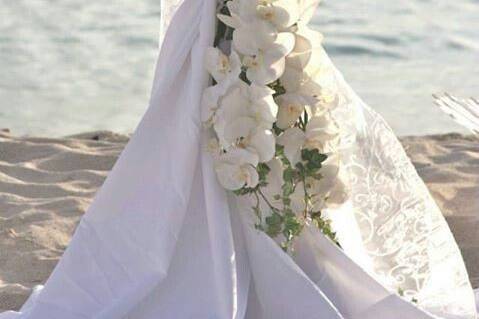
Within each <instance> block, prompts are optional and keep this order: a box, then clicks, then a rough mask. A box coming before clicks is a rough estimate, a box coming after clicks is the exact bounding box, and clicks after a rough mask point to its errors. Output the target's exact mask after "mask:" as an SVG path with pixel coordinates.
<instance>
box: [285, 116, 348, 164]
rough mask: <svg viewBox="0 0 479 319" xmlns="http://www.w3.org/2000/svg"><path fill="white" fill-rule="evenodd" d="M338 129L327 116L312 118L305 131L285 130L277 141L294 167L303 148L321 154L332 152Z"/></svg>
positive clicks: (294, 128) (297, 129)
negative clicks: (315, 150)
mask: <svg viewBox="0 0 479 319" xmlns="http://www.w3.org/2000/svg"><path fill="white" fill-rule="evenodd" d="M338 136H339V129H338V127H337V125H336V123H335V122H334V121H333V119H332V118H331V117H330V116H329V115H328V114H323V115H321V116H314V117H312V118H311V119H310V120H309V122H308V124H307V125H306V131H303V130H301V129H300V128H298V127H292V128H289V129H287V130H286V131H285V132H284V133H283V134H282V135H281V136H280V137H279V138H278V140H277V142H278V144H280V145H283V146H284V154H285V156H286V158H287V159H288V160H289V161H290V163H291V165H292V166H294V165H296V163H298V162H300V161H301V150H302V149H303V148H308V149H318V150H319V151H320V152H321V153H329V152H331V151H333V148H334V143H335V142H337V140H338Z"/></svg>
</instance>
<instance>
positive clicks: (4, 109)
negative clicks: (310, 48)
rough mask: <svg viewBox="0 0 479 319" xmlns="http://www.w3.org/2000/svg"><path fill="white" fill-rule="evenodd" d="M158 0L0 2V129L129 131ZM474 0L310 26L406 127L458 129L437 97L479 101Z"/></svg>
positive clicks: (378, 6)
mask: <svg viewBox="0 0 479 319" xmlns="http://www.w3.org/2000/svg"><path fill="white" fill-rule="evenodd" d="M159 16H160V0H115V1H105V0H97V1H91V0H63V1H60V0H0V128H10V129H11V131H12V132H13V133H14V134H18V135H25V134H28V135H43V136H63V135H69V134H75V133H79V132H84V131H89V130H100V129H101V130H103V129H106V130H113V131H117V132H131V131H132V130H134V128H135V127H136V125H137V124H138V122H139V120H140V118H141V116H142V114H143V113H144V111H145V109H146V107H147V103H148V99H149V92H150V88H151V83H152V78H153V68H154V64H155V59H156V56H157V51H158V41H157V38H158V31H159V30H158V27H159ZM478 17H479V1H478V0H454V1H450V0H409V1H391V0H375V1H370V0H324V2H323V3H322V5H321V7H320V8H319V10H318V12H317V14H316V16H315V18H314V20H313V24H314V27H315V28H317V29H319V30H321V31H322V32H323V33H324V34H325V37H326V41H325V46H326V48H327V50H328V52H329V53H330V55H331V57H332V59H333V61H335V63H336V64H337V66H338V67H339V68H340V70H341V71H342V72H343V73H344V75H345V77H346V79H347V80H348V81H349V82H350V84H351V85H352V86H353V88H354V89H355V90H356V91H357V92H358V93H359V95H360V96H361V97H362V98H363V99H364V100H365V101H366V102H367V103H368V104H369V105H371V106H372V107H373V108H374V109H376V110H377V111H379V112H380V113H381V114H382V115H383V116H384V117H385V118H386V120H387V121H388V122H389V123H390V124H391V126H392V127H393V129H394V130H395V131H396V132H397V133H398V134H399V135H418V134H430V133H444V132H450V131H461V128H460V127H459V126H457V125H455V124H454V123H453V122H452V121H451V120H450V119H449V118H448V117H447V116H445V115H443V114H442V113H441V112H440V111H439V110H437V109H436V108H435V107H434V105H433V103H432V97H431V95H432V94H433V93H439V92H444V91H447V92H451V93H454V94H457V95H459V96H464V97H467V96H476V97H479V18H478Z"/></svg>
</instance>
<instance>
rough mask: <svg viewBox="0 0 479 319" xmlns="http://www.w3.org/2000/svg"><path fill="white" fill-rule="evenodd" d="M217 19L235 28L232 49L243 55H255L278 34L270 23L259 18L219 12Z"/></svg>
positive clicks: (270, 43)
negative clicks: (249, 18) (250, 18)
mask: <svg viewBox="0 0 479 319" xmlns="http://www.w3.org/2000/svg"><path fill="white" fill-rule="evenodd" d="M218 19H220V20H221V21H222V22H223V23H224V24H226V25H227V26H229V27H232V28H234V29H235V30H234V32H233V49H234V50H236V51H238V52H239V53H241V54H244V55H256V54H257V53H258V51H259V50H260V49H262V48H267V47H269V46H271V45H272V44H273V43H274V42H275V41H276V38H277V36H278V31H277V30H276V29H275V27H274V26H273V25H272V24H271V23H269V22H268V21H264V20H261V19H259V18H254V19H252V20H251V21H248V20H246V19H244V18H241V17H240V16H239V15H236V14H234V13H231V16H227V15H223V14H219V15H218Z"/></svg>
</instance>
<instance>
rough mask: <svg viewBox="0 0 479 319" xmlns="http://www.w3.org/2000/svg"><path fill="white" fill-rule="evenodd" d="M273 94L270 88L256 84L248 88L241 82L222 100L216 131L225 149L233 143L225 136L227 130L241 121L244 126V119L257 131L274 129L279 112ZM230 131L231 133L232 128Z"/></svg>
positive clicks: (216, 121) (215, 126)
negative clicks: (234, 123)
mask: <svg viewBox="0 0 479 319" xmlns="http://www.w3.org/2000/svg"><path fill="white" fill-rule="evenodd" d="M273 92H274V91H273V90H271V89H270V88H268V87H263V86H258V85H255V84H252V85H251V86H248V85H247V84H246V83H244V82H239V83H237V84H236V85H235V86H234V87H232V88H231V89H230V91H229V92H228V93H227V94H226V95H225V96H224V97H223V99H222V100H221V103H220V108H219V109H218V110H217V112H216V116H215V122H214V128H215V131H216V133H217V135H218V137H219V139H220V142H221V144H222V145H223V147H225V148H228V147H229V146H230V145H231V142H232V141H231V139H228V138H227V137H226V136H225V132H226V128H227V127H230V126H231V125H232V123H233V122H234V121H237V120H239V119H242V120H241V121H243V124H244V121H245V119H244V118H248V119H249V120H248V123H250V125H251V127H253V128H255V129H263V130H269V129H271V128H272V126H273V123H274V122H275V121H276V115H277V112H278V106H277V105H276V103H275V102H274V99H273V97H272V93H273ZM241 121H240V122H241ZM240 122H237V123H240ZM235 127H236V126H235ZM248 127H249V126H248ZM229 130H230V131H231V127H230V128H229ZM247 131H248V132H249V131H250V129H248V130H247ZM236 137H237V135H236Z"/></svg>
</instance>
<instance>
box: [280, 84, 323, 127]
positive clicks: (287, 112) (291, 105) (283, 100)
mask: <svg viewBox="0 0 479 319" xmlns="http://www.w3.org/2000/svg"><path fill="white" fill-rule="evenodd" d="M275 101H276V103H277V104H278V106H279V111H278V121H277V122H276V126H278V127H279V128H280V129H282V130H285V129H287V128H289V127H291V126H293V124H295V123H296V122H297V121H298V119H299V117H300V116H301V114H303V112H304V111H305V110H306V109H307V107H309V108H311V107H312V106H314V105H316V103H317V100H316V99H315V98H313V97H309V96H305V95H302V94H297V93H286V94H283V95H280V96H278V97H277V98H276V99H275Z"/></svg>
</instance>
